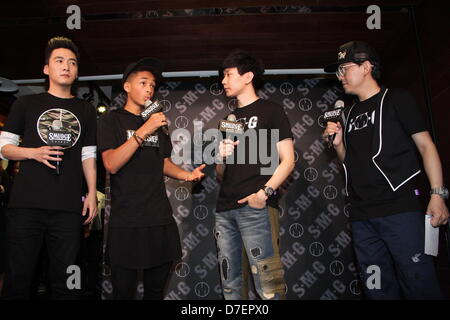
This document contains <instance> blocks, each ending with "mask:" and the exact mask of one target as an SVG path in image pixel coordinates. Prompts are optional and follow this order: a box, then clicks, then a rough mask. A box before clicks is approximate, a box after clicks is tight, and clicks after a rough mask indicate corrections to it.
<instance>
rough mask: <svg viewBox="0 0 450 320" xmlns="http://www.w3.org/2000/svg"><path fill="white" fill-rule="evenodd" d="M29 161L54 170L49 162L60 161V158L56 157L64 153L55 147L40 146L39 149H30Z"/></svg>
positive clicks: (60, 148) (61, 148)
mask: <svg viewBox="0 0 450 320" xmlns="http://www.w3.org/2000/svg"><path fill="white" fill-rule="evenodd" d="M31 150H32V152H31V155H30V159H33V160H36V161H37V162H41V163H43V164H45V165H46V166H47V167H49V168H52V169H56V167H55V166H53V165H52V164H50V162H49V161H62V158H61V157H59V158H56V157H55V156H56V155H59V156H62V155H63V154H64V153H63V152H62V150H63V147H56V146H42V147H39V148H33V149H31Z"/></svg>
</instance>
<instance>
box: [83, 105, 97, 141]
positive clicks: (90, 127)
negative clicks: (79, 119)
mask: <svg viewBox="0 0 450 320" xmlns="http://www.w3.org/2000/svg"><path fill="white" fill-rule="evenodd" d="M96 145H97V116H96V114H95V109H94V107H93V106H92V105H91V104H90V103H88V102H86V134H85V136H84V141H83V146H96Z"/></svg>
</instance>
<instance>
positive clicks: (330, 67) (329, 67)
mask: <svg viewBox="0 0 450 320" xmlns="http://www.w3.org/2000/svg"><path fill="white" fill-rule="evenodd" d="M340 64H341V62H336V63H332V64H329V65H327V66H326V67H325V68H323V70H324V71H325V72H328V73H333V72H336V71H337V69H338V67H339V65H340Z"/></svg>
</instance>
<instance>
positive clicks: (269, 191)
mask: <svg viewBox="0 0 450 320" xmlns="http://www.w3.org/2000/svg"><path fill="white" fill-rule="evenodd" d="M261 190H262V191H264V193H265V194H266V196H267V197H268V198H270V197H271V196H273V195H274V194H275V190H273V189H272V188H271V187H268V186H263V187H262V188H261Z"/></svg>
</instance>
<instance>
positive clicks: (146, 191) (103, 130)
mask: <svg viewBox="0 0 450 320" xmlns="http://www.w3.org/2000/svg"><path fill="white" fill-rule="evenodd" d="M143 123H144V121H143V120H142V118H141V117H140V116H138V115H135V114H133V113H131V112H128V111H127V110H125V109H119V110H116V111H111V112H110V113H109V114H106V115H104V116H102V117H101V118H100V120H99V124H98V127H99V130H98V150H99V153H100V154H101V153H103V152H104V151H106V150H109V149H116V148H117V147H119V146H121V145H122V144H123V143H125V142H126V141H127V140H128V139H134V138H133V137H132V135H133V133H134V131H135V130H137V129H139V127H141V126H142V125H143ZM147 141H153V143H154V144H153V146H150V145H147V146H144V147H142V148H138V149H137V150H136V152H135V153H134V154H133V156H132V157H131V159H130V160H129V161H128V162H127V163H126V164H125V165H124V166H123V167H122V168H121V169H120V170H119V171H118V172H117V173H116V174H112V175H111V220H110V226H112V227H149V226H157V225H165V224H169V223H173V222H174V219H173V217H172V209H171V207H170V203H169V199H168V198H167V194H166V188H165V184H164V174H163V168H164V158H169V157H170V154H171V152H172V143H171V141H170V137H169V136H167V135H165V134H164V133H158V134H157V135H154V136H151V138H149V139H147ZM148 144H150V143H148ZM157 145H159V146H157Z"/></svg>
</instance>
